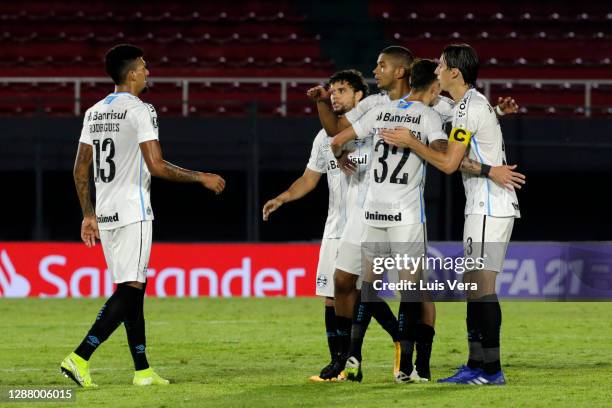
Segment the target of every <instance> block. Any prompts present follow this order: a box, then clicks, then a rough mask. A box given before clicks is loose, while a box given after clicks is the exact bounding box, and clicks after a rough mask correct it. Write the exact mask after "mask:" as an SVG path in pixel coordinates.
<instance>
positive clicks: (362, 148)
mask: <svg viewBox="0 0 612 408" xmlns="http://www.w3.org/2000/svg"><path fill="white" fill-rule="evenodd" d="M345 149H346V150H348V151H349V152H350V153H349V155H348V159H349V160H350V161H351V162H353V164H355V167H356V169H355V172H354V173H353V174H351V177H350V179H349V191H348V195H347V196H348V202H349V203H350V207H349V213H350V211H352V210H353V209H354V208H360V209H361V208H363V203H364V202H365V198H366V194H367V192H368V183H369V180H370V164H371V162H372V139H371V138H369V139H360V140H354V141H351V142H349V143H347V144H346V146H345Z"/></svg>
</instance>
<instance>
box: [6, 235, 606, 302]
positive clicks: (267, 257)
mask: <svg viewBox="0 0 612 408" xmlns="http://www.w3.org/2000/svg"><path fill="white" fill-rule="evenodd" d="M462 254H463V250H462V245H461V243H458V242H430V243H429V247H428V255H429V256H435V257H446V256H450V257H458V256H461V255H462ZM318 256H319V244H313V243H310V244H299V243H298V244H163V243H157V244H156V243H154V244H153V250H152V254H151V260H150V262H149V269H148V272H147V277H148V284H147V295H149V296H157V297H167V296H172V297H198V296H210V297H232V296H236V297H268V296H282V297H296V296H314V295H315V284H316V269H317V262H318ZM430 277H433V278H432V279H436V281H439V282H445V281H450V280H452V279H461V276H457V275H455V273H454V272H452V271H450V272H449V271H443V272H436V271H433V272H432V273H431V274H430ZM113 290H114V286H113V283H112V275H111V272H110V271H109V270H107V268H106V262H105V260H104V255H103V253H102V247H101V245H99V244H98V245H96V247H95V248H91V249H89V248H87V247H85V246H84V245H83V244H81V243H21V242H11V243H2V242H0V297H26V296H31V297H43V298H46V297H59V298H64V297H75V298H79V297H107V296H110V295H111V294H112V292H113ZM497 293H498V295H499V296H500V297H501V298H511V299H539V300H553V301H554V300H561V301H562V300H612V243H609V242H592V243H588V242H585V243H571V242H564V243H561V242H516V243H511V244H510V247H509V248H508V252H507V255H506V259H505V262H504V270H503V272H502V273H500V275H499V276H498V279H497ZM436 299H439V298H436Z"/></svg>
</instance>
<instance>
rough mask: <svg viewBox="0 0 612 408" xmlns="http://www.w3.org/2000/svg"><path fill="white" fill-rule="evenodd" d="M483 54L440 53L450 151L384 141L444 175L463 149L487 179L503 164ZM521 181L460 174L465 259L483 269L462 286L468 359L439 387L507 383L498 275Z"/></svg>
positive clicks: (409, 139)
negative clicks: (485, 89) (481, 82)
mask: <svg viewBox="0 0 612 408" xmlns="http://www.w3.org/2000/svg"><path fill="white" fill-rule="evenodd" d="M478 65H479V64H478V56H477V54H476V51H475V50H474V49H473V48H472V47H471V46H469V45H467V44H453V45H449V46H447V47H446V48H445V49H444V51H443V52H442V56H441V58H440V62H439V65H438V67H437V69H436V74H437V75H438V78H439V80H440V85H441V87H442V89H443V90H445V91H448V92H449V93H450V95H451V96H452V98H453V100H454V101H455V102H456V105H455V108H454V115H453V121H452V130H451V134H450V138H449V144H448V149H447V151H446V152H439V151H435V150H433V149H431V148H428V147H427V146H425V145H423V144H422V143H420V141H419V140H418V139H417V138H415V137H414V134H412V133H411V132H409V131H401V130H388V131H383V132H382V135H383V139H384V140H385V141H386V142H387V143H389V144H392V145H394V146H398V147H403V148H409V149H411V150H412V151H413V152H414V153H415V154H418V155H419V156H421V157H422V158H423V159H425V160H426V161H428V162H429V163H431V164H433V165H434V166H435V167H437V168H438V169H440V170H442V171H444V172H445V173H447V174H450V173H453V172H454V171H455V170H457V168H458V167H459V165H460V163H461V161H462V159H463V158H464V156H465V154H466V152H467V154H468V156H469V157H470V158H471V159H473V160H474V161H478V162H479V163H480V168H481V172H480V173H481V175H483V176H486V175H487V174H489V175H490V171H491V169H492V167H493V166H500V165H505V164H506V153H505V150H504V140H503V136H502V131H501V127H500V125H499V122H498V120H497V117H496V115H495V113H494V109H493V108H492V107H491V105H490V104H489V102H488V101H487V99H486V97H485V96H484V95H482V94H481V93H480V92H478V91H477V90H476V89H474V86H475V83H476V79H477V77H478ZM524 182H525V181H524V177H522V176H516V175H514V176H512V177H510V179H509V180H508V182H507V183H505V185H503V184H502V185H501V186H500V185H497V184H495V183H490V182H489V181H488V180H487V179H486V178H483V177H477V176H474V175H470V174H465V173H464V174H463V185H464V187H465V194H466V205H465V224H464V229H463V245H464V255H465V257H466V258H467V259H470V258H471V259H473V258H477V257H480V258H482V259H483V260H484V268H482V269H479V270H472V271H469V272H467V273H465V275H464V278H463V279H464V282H468V283H475V284H476V286H477V290H474V291H468V292H467V318H466V323H467V332H468V349H469V356H468V361H467V364H465V365H462V366H461V367H460V368H459V370H458V371H457V373H456V374H455V375H453V376H451V377H448V378H445V379H441V380H439V381H440V382H449V383H457V384H474V385H483V384H495V385H501V384H505V382H506V380H505V377H504V374H503V371H502V369H501V363H500V328H501V319H502V314H501V308H500V306H499V301H498V299H497V294H496V292H495V284H496V278H497V274H498V273H499V272H501V270H502V267H503V262H504V258H505V255H506V249H507V246H508V242H509V240H510V235H511V233H512V228H513V225H514V219H515V218H520V211H519V205H518V200H517V197H516V193H515V190H514V188H519V189H520V188H521V185H522V184H523V183H524Z"/></svg>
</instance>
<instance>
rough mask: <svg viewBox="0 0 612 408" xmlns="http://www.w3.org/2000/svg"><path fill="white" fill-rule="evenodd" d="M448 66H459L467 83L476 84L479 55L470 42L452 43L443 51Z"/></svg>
mask: <svg viewBox="0 0 612 408" xmlns="http://www.w3.org/2000/svg"><path fill="white" fill-rule="evenodd" d="M442 55H443V56H444V60H445V61H446V66H447V67H448V68H457V69H458V70H459V71H460V72H461V75H463V80H464V81H465V83H466V84H468V85H472V86H475V85H476V79H477V78H478V66H479V63H478V55H477V54H476V50H474V48H472V47H471V46H470V45H468V44H450V45H447V46H446V47H445V48H444V51H442Z"/></svg>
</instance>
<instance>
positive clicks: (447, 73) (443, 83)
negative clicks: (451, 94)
mask: <svg viewBox="0 0 612 408" xmlns="http://www.w3.org/2000/svg"><path fill="white" fill-rule="evenodd" d="M435 73H436V75H437V76H438V80H439V81H440V88H442V90H443V91H447V90H448V86H449V84H450V81H451V70H450V69H449V68H448V66H447V65H446V60H445V59H444V55H442V56H441V57H440V61H439V62H438V67H437V68H436V71H435Z"/></svg>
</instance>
